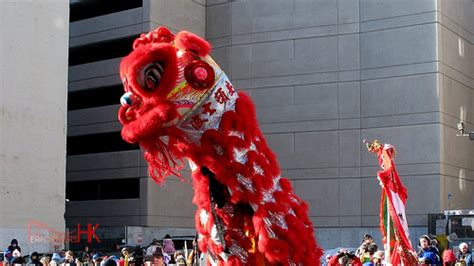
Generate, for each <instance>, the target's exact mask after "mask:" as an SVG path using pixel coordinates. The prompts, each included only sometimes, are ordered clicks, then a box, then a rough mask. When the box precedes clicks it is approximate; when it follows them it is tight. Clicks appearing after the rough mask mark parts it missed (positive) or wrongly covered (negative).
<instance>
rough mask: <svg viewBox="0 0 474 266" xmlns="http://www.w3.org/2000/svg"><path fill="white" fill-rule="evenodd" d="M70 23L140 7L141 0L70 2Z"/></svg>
mask: <svg viewBox="0 0 474 266" xmlns="http://www.w3.org/2000/svg"><path fill="white" fill-rule="evenodd" d="M69 3H70V5H69V7H70V9H69V12H70V13H69V20H70V22H74V21H78V20H82V19H88V18H93V17H97V16H102V15H107V14H111V13H116V12H120V11H124V10H129V9H132V8H137V7H142V6H143V0H70V1H69Z"/></svg>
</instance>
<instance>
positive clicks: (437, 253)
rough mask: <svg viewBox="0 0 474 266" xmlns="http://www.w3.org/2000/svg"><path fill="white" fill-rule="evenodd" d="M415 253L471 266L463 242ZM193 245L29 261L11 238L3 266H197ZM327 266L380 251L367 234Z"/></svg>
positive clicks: (378, 261) (374, 260) (356, 261)
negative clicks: (184, 248)
mask: <svg viewBox="0 0 474 266" xmlns="http://www.w3.org/2000/svg"><path fill="white" fill-rule="evenodd" d="M418 246H419V251H418V252H417V253H416V254H413V255H415V256H416V257H417V258H418V263H419V265H446V266H473V265H474V261H473V260H474V258H473V256H472V253H471V250H470V248H469V245H468V244H467V243H465V242H463V243H461V244H460V245H459V252H458V254H454V252H453V250H451V249H447V250H444V251H443V250H440V247H439V243H438V240H437V239H436V237H430V236H428V235H422V236H421V237H420V238H419V239H418ZM197 254H198V250H197V245H196V242H194V243H193V250H192V251H191V252H189V254H188V256H186V255H185V252H183V251H181V250H176V248H175V245H174V243H173V240H172V239H171V238H170V236H169V235H166V236H165V237H164V238H163V240H162V243H160V241H158V240H156V239H154V240H153V241H152V242H151V244H150V245H149V246H148V247H147V248H145V249H143V248H141V247H136V248H130V247H124V248H122V249H121V250H120V255H111V254H105V253H102V252H98V251H90V250H89V248H88V247H87V246H86V247H85V248H84V250H83V251H81V252H73V251H70V250H68V251H65V250H63V251H57V252H54V253H52V254H50V255H49V254H43V255H42V256H40V254H38V252H32V253H31V255H30V256H29V261H26V260H25V258H24V257H22V255H21V248H20V246H19V245H18V241H17V240H16V239H12V241H11V243H10V245H9V246H8V248H7V249H6V250H5V252H4V257H5V260H4V265H7V266H8V265H25V264H29V265H42V266H60V265H61V266H62V265H64V266H86V265H90V266H92V265H94V266H138V265H147V266H164V265H170V264H171V265H179V266H194V265H201V263H200V258H198V255H197ZM324 263H325V264H326V265H328V266H340V265H341V266H342V265H353V266H357V265H361V266H362V265H363V266H375V265H384V252H383V251H382V250H379V248H378V246H377V245H376V244H375V243H374V239H373V237H372V236H371V235H369V234H366V235H364V237H363V238H362V244H361V245H360V246H359V248H357V250H355V251H350V250H347V249H340V250H339V251H338V252H337V254H335V255H328V256H327V257H326V258H325V262H324Z"/></svg>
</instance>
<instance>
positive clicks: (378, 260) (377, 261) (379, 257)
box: [372, 250, 384, 265]
mask: <svg viewBox="0 0 474 266" xmlns="http://www.w3.org/2000/svg"><path fill="white" fill-rule="evenodd" d="M383 259H384V252H383V251H382V250H379V251H377V252H375V254H374V257H373V258H372V260H373V262H374V265H382V262H383Z"/></svg>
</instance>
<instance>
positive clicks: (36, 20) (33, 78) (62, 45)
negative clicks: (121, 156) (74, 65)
mask: <svg viewBox="0 0 474 266" xmlns="http://www.w3.org/2000/svg"><path fill="white" fill-rule="evenodd" d="M68 13H69V12H68V1H66V0H50V1H1V2H0V58H1V62H2V63H1V66H0V84H1V85H0V183H1V184H0V245H1V250H2V251H3V250H4V249H5V248H6V247H7V246H8V245H9V244H10V240H11V239H13V238H16V239H17V240H18V242H19V245H20V247H21V248H22V252H23V255H28V254H29V253H30V252H32V251H38V252H47V251H50V250H52V249H53V248H54V246H55V245H57V247H60V246H61V244H60V243H55V242H54V241H52V239H51V238H50V237H53V234H52V232H56V233H59V234H63V235H64V228H65V223H64V212H65V201H64V199H65V180H66V178H65V175H66V130H67V125H66V102H67V53H68V41H69V38H68V24H69V14H68ZM61 232H62V233H61ZM33 236H36V237H37V238H32V237H33Z"/></svg>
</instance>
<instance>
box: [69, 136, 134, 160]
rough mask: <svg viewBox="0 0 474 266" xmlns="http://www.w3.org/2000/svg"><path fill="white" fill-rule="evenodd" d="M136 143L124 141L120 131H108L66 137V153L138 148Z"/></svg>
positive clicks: (90, 152) (89, 152) (75, 153)
mask: <svg viewBox="0 0 474 266" xmlns="http://www.w3.org/2000/svg"><path fill="white" fill-rule="evenodd" d="M138 149H140V147H139V146H138V145H136V144H130V143H128V142H125V140H123V139H122V136H121V135H120V132H108V133H99V134H92V135H83V136H72V137H68V138H67V155H79V154H92V153H101V152H116V151H129V150H138Z"/></svg>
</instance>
